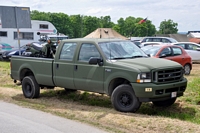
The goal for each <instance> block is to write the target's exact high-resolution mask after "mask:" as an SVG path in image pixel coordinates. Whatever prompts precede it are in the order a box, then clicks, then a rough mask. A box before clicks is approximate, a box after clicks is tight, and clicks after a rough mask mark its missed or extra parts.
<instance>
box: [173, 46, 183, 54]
mask: <svg viewBox="0 0 200 133" xmlns="http://www.w3.org/2000/svg"><path fill="white" fill-rule="evenodd" d="M172 50H173V53H174V55H182V50H181V48H176V47H172Z"/></svg>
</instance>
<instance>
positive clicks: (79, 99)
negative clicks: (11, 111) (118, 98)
mask: <svg viewBox="0 0 200 133" xmlns="http://www.w3.org/2000/svg"><path fill="white" fill-rule="evenodd" d="M9 74H10V64H9V62H0V86H1V87H0V99H2V100H4V101H8V102H12V103H15V104H18V105H20V106H24V107H28V108H34V109H38V110H42V111H45V112H50V113H52V114H55V115H59V116H62V117H65V118H68V119H72V120H77V121H81V122H84V123H88V124H91V125H93V126H96V127H99V128H101V129H104V130H106V131H108V132H117V133H129V132H189V133H190V132H191V133H192V132H200V128H199V127H200V84H199V83H200V64H193V70H192V72H191V74H190V75H189V76H186V78H187V79H188V86H187V89H186V91H185V93H184V96H182V97H180V98H177V101H176V102H175V104H173V105H172V106H170V107H168V108H158V107H155V106H153V104H152V103H143V104H142V105H141V107H140V109H139V110H138V112H137V113H122V112H118V111H115V110H114V109H113V107H112V105H111V102H110V98H109V97H108V96H106V95H102V94H96V93H90V92H84V91H76V92H66V91H65V90H64V89H63V88H58V87H56V88H55V89H54V90H46V89H42V90H41V94H40V98H38V99H26V98H24V96H23V95H22V91H21V85H16V84H14V83H13V81H12V80H11V78H10V76H9Z"/></svg>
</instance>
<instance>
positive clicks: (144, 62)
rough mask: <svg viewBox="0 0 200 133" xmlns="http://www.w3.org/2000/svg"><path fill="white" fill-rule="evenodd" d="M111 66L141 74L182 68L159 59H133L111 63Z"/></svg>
mask: <svg viewBox="0 0 200 133" xmlns="http://www.w3.org/2000/svg"><path fill="white" fill-rule="evenodd" d="M112 62H113V65H114V66H116V67H118V66H120V67H122V68H124V69H126V68H127V69H136V70H140V71H142V72H144V71H150V70H153V69H157V68H169V67H170V68H171V67H182V66H181V65H180V64H179V63H177V62H174V61H170V60H167V59H160V58H135V59H122V60H115V61H112Z"/></svg>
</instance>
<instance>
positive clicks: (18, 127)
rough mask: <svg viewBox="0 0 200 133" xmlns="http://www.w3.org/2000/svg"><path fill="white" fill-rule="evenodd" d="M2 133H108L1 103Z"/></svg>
mask: <svg viewBox="0 0 200 133" xmlns="http://www.w3.org/2000/svg"><path fill="white" fill-rule="evenodd" d="M0 133H106V132H105V131H103V130H100V129H97V128H95V127H92V126H90V125H87V124H83V123H80V122H76V121H72V120H69V119H65V118H62V117H58V116H54V115H52V114H50V113H45V112H42V111H38V110H34V109H29V108H23V107H21V106H18V105H15V104H11V103H6V102H3V101H0Z"/></svg>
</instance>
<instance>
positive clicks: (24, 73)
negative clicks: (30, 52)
mask: <svg viewBox="0 0 200 133" xmlns="http://www.w3.org/2000/svg"><path fill="white" fill-rule="evenodd" d="M26 76H33V77H35V76H34V74H33V72H32V71H31V70H30V69H28V68H23V69H22V70H21V71H20V81H22V80H23V78H24V77H26Z"/></svg>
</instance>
